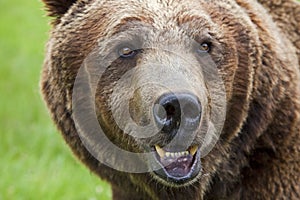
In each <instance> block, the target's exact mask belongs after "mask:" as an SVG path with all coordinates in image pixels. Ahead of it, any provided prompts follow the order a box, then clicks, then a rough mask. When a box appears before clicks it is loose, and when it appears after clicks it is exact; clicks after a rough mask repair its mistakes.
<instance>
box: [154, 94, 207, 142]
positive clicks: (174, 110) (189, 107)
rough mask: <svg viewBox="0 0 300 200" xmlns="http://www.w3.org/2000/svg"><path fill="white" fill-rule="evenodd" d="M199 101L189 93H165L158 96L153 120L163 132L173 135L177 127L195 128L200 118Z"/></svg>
mask: <svg viewBox="0 0 300 200" xmlns="http://www.w3.org/2000/svg"><path fill="white" fill-rule="evenodd" d="M201 113H202V109H201V103H200V101H199V99H198V98H197V96H195V95H193V94H191V93H178V94H174V93H167V94H164V95H162V96H160V97H159V98H158V99H157V101H156V103H155V105H154V107H153V117H154V121H155V123H156V124H157V126H158V127H159V128H161V131H162V132H163V133H164V134H168V135H172V136H174V135H175V134H176V133H177V131H178V129H179V127H181V129H184V130H192V131H193V130H196V129H197V128H198V126H199V123H200V119H201Z"/></svg>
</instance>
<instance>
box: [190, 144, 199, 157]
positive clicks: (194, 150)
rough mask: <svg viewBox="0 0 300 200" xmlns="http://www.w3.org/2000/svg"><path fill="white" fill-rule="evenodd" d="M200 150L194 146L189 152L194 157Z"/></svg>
mask: <svg viewBox="0 0 300 200" xmlns="http://www.w3.org/2000/svg"><path fill="white" fill-rule="evenodd" d="M197 150H198V146H192V147H191V148H190V149H189V152H190V154H191V155H192V156H193V155H195V153H196V152H197Z"/></svg>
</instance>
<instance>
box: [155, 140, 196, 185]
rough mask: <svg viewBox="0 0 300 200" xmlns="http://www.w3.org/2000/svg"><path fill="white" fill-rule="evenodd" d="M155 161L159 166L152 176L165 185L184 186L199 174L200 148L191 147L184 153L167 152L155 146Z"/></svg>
mask: <svg viewBox="0 0 300 200" xmlns="http://www.w3.org/2000/svg"><path fill="white" fill-rule="evenodd" d="M154 150H155V156H154V157H155V160H156V162H157V163H158V164H159V165H160V166H161V168H160V169H158V170H156V171H154V174H155V175H156V176H158V177H159V178H160V179H162V180H164V181H165V182H167V183H171V184H173V185H174V184H175V185H177V186H180V185H185V184H188V183H189V182H191V181H192V180H193V179H195V178H196V177H197V176H198V175H200V173H201V160H200V148H199V147H198V146H191V147H190V148H188V150H187V151H185V152H167V151H165V150H163V149H162V148H160V147H159V146H158V145H155V147H154Z"/></svg>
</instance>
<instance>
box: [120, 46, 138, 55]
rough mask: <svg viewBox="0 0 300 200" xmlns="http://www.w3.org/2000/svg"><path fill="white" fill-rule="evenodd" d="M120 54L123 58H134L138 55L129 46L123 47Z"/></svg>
mask: <svg viewBox="0 0 300 200" xmlns="http://www.w3.org/2000/svg"><path fill="white" fill-rule="evenodd" d="M118 53H119V56H120V57H121V58H132V57H134V56H135V55H136V50H133V49H132V48H131V47H129V46H125V47H121V48H120V49H119V52H118Z"/></svg>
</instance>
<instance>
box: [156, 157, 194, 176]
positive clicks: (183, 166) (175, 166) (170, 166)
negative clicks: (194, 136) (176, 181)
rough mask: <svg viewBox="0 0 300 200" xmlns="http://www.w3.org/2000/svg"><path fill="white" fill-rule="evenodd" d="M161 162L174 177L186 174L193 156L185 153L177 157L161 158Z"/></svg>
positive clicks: (189, 169)
mask: <svg viewBox="0 0 300 200" xmlns="http://www.w3.org/2000/svg"><path fill="white" fill-rule="evenodd" d="M161 163H162V164H163V166H165V169H166V171H167V172H168V173H169V175H171V176H174V177H183V176H187V175H188V174H189V172H190V171H191V167H192V165H193V156H192V155H187V156H182V157H179V158H163V159H161Z"/></svg>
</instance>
